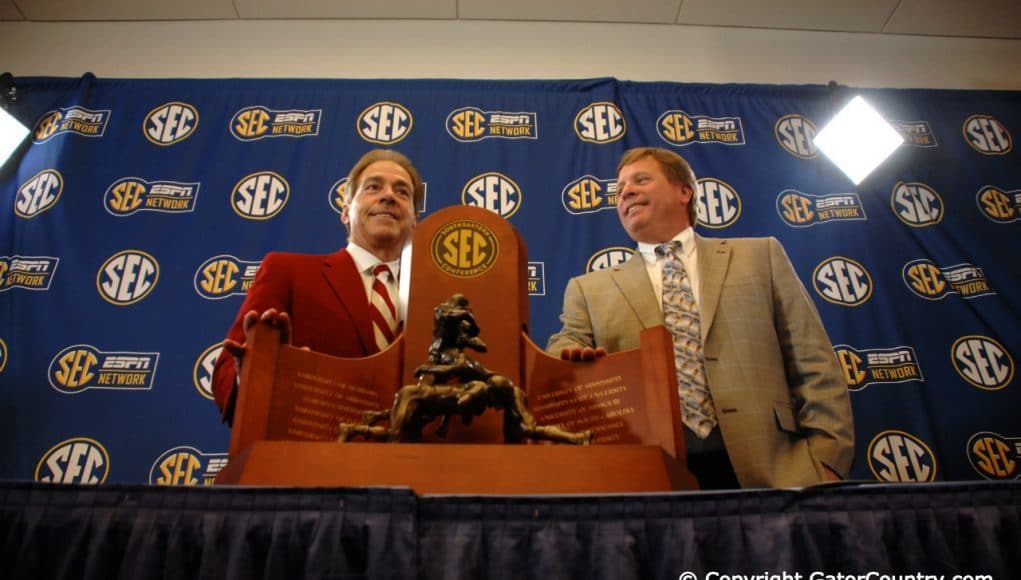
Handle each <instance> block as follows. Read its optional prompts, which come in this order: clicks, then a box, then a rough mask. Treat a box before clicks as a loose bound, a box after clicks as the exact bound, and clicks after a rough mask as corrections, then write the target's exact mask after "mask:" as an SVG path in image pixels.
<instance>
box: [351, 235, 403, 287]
mask: <svg viewBox="0 0 1021 580" xmlns="http://www.w3.org/2000/svg"><path fill="white" fill-rule="evenodd" d="M347 253H348V254H351V259H352V260H354V262H355V267H356V268H358V271H359V272H362V273H365V272H370V273H371V272H372V270H373V269H374V268H375V267H376V265H378V264H386V266H387V267H388V268H390V272H392V273H393V276H394V279H395V280H396V279H397V277H398V276H399V275H400V273H401V259H400V258H397V259H396V260H394V261H393V262H383V261H382V260H380V259H379V258H377V257H376V256H374V255H372V252H370V251H368V250H366V249H365V248H363V247H361V246H359V245H358V244H356V243H354V242H348V243H347Z"/></svg>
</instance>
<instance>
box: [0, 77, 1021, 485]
mask: <svg viewBox="0 0 1021 580" xmlns="http://www.w3.org/2000/svg"><path fill="white" fill-rule="evenodd" d="M16 82H17V85H18V97H19V98H18V100H17V102H16V103H15V104H14V105H13V108H12V110H13V111H14V112H15V113H16V114H17V115H19V116H20V117H21V118H22V119H23V120H25V121H26V122H27V123H28V124H31V125H33V128H34V134H33V137H32V140H31V143H30V144H29V145H28V146H27V147H26V148H25V149H23V150H22V152H21V155H20V157H18V158H17V159H16V160H15V161H13V162H11V163H8V164H7V166H6V167H5V168H3V170H2V172H0V192H2V203H0V402H2V406H0V408H2V411H0V413H2V414H0V435H2V437H0V449H2V451H0V477H3V478H13V479H36V480H39V481H56V482H88V483H103V482H149V483H153V484H158V485H167V484H170V485H195V484H204V483H208V482H209V481H210V480H211V479H212V477H213V476H214V475H215V473H216V471H217V470H218V469H219V468H220V467H221V466H222V464H223V463H224V461H225V458H226V449H227V442H228V438H229V431H228V429H227V428H226V427H225V426H223V425H221V424H220V422H219V419H218V414H217V412H216V409H215V406H214V404H213V403H212V401H211V393H210V391H209V371H210V369H211V363H212V360H213V358H214V357H215V355H216V353H217V349H218V346H219V341H220V340H221V339H222V338H223V336H224V334H225V333H226V330H227V328H228V326H229V324H230V323H231V321H232V320H233V318H234V316H235V314H236V312H237V310H238V307H239V306H240V304H241V301H242V299H243V294H244V292H245V290H246V289H247V287H248V284H250V283H251V280H252V278H253V276H254V272H255V269H256V268H257V267H258V264H259V262H260V260H261V259H262V256H263V255H264V254H265V253H266V252H267V251H270V250H288V251H297V252H316V253H327V252H331V251H334V250H335V249H337V248H338V247H340V246H342V245H343V244H344V243H345V242H344V238H345V232H344V228H343V226H342V225H341V224H340V221H339V211H340V209H339V204H338V202H337V198H338V191H339V189H340V188H341V187H343V186H344V182H343V178H344V177H345V175H346V172H347V171H348V169H349V168H350V167H351V165H352V164H353V163H354V161H355V160H357V159H358V157H359V156H361V155H362V154H363V153H364V152H365V151H367V150H368V149H370V148H373V147H393V148H396V149H398V150H400V151H402V152H403V153H405V154H407V155H408V156H409V157H411V159H412V160H414V162H415V163H416V165H417V166H418V167H419V169H420V170H421V172H422V174H423V177H424V179H425V181H426V183H427V198H426V208H425V213H426V214H428V213H429V212H432V211H434V210H436V209H438V208H442V207H445V206H449V205H452V204H460V203H467V204H473V205H481V206H483V207H486V208H488V209H490V210H492V211H494V212H497V213H499V214H501V215H503V216H505V217H506V218H507V219H509V220H510V221H511V222H512V223H513V224H514V225H515V226H516V227H517V228H518V230H520V231H521V233H522V234H523V236H524V238H525V241H526V243H527V245H528V249H529V282H530V285H531V286H530V294H531V295H532V298H531V325H532V326H531V328H532V332H531V334H532V336H533V338H534V339H535V340H536V342H538V343H539V344H544V343H545V340H546V338H547V337H548V336H549V335H550V334H551V333H552V332H554V331H555V330H557V329H558V328H559V322H558V320H557V317H558V315H559V312H560V302H561V297H562V292H563V288H564V286H565V285H566V283H567V280H568V278H569V277H571V276H574V275H577V274H579V273H582V272H584V271H586V270H587V269H592V268H600V267H605V266H607V265H609V264H612V263H616V262H618V261H620V260H624V259H626V258H627V256H628V255H629V254H630V252H631V251H632V249H633V247H634V245H633V243H632V242H631V241H630V240H629V239H628V238H627V236H626V235H625V234H624V232H623V230H622V228H621V227H620V224H619V222H618V219H617V216H616V212H615V204H616V193H615V190H614V181H615V168H616V162H617V160H618V158H619V157H620V154H621V153H622V152H623V151H624V150H625V149H627V148H630V147H634V146H639V145H656V146H662V147H669V148H672V149H674V150H675V151H677V152H679V153H680V154H682V155H683V156H685V157H686V158H688V159H689V160H690V161H691V162H692V164H693V166H694V168H695V170H696V172H697V174H698V176H699V185H700V187H699V189H700V191H699V198H700V201H701V204H702V205H701V208H700V210H699V222H700V227H699V229H700V231H701V233H702V234H703V235H707V236H726V237H733V236H764V235H771V236H776V237H777V238H779V239H780V241H781V242H783V244H784V246H785V247H786V249H787V251H788V253H789V255H790V257H791V260H792V261H793V263H794V265H795V268H796V269H797V271H798V273H799V275H800V276H801V279H802V281H803V282H804V284H805V286H806V288H807V289H808V292H809V294H810V295H811V297H812V298H813V300H814V301H815V304H816V306H817V308H818V309H819V311H820V313H821V315H822V318H823V321H824V322H825V324H826V328H827V329H828V331H829V333H830V337H831V339H832V341H833V343H834V345H835V351H836V356H838V358H839V360H840V361H841V364H842V366H843V368H844V369H845V374H846V379H847V382H848V388H849V389H850V390H851V402H852V405H853V407H854V413H855V425H856V429H857V438H858V441H857V454H856V459H855V464H854V468H853V472H852V476H853V477H856V478H862V479H879V480H886V481H932V480H951V479H979V478H988V479H1013V478H1017V477H1018V475H1019V472H1021V470H1019V467H1018V461H1019V460H1021V426H1019V422H1018V420H1017V416H1018V411H1019V409H1021V394H1019V389H1021V385H1019V384H1018V381H1017V380H1016V379H1015V371H1016V367H1017V357H1018V355H1019V353H1021V331H1019V328H1021V316H1019V307H1018V304H1019V303H1021V291H1019V288H1021V272H1019V269H1018V267H1017V257H1016V252H1017V248H1018V247H1019V244H1018V242H1019V241H1021V237H1019V235H1018V227H1019V224H1018V222H1019V220H1021V163H1019V157H1018V153H1017V151H1016V149H1015V147H1014V143H1013V139H1014V137H1015V136H1017V135H1018V134H1019V132H1021V93H1019V92H988V91H982V92H978V91H946V90H861V91H856V92H858V93H861V94H863V95H864V96H865V97H866V98H867V99H869V100H870V101H871V102H872V103H873V104H874V105H875V106H876V107H877V108H878V109H879V110H881V111H882V112H883V114H884V116H886V117H887V118H888V119H889V120H890V121H891V122H892V123H894V125H895V126H896V127H897V128H898V130H899V131H900V132H901V133H902V134H903V135H904V136H905V138H906V140H907V142H906V144H905V145H903V146H901V147H900V149H898V151H897V152H896V153H895V154H894V155H893V156H892V157H891V158H890V160H888V162H887V163H886V164H885V165H884V166H882V167H881V168H880V169H879V170H878V171H877V172H876V173H875V174H873V175H872V176H870V177H869V178H868V179H867V180H866V181H865V182H863V183H862V184H861V185H860V186H854V185H852V183H851V182H850V181H849V180H848V179H847V178H845V177H843V176H842V174H841V173H839V172H838V171H837V170H836V169H835V168H834V167H833V166H832V164H831V163H830V162H829V161H828V160H826V159H825V158H824V157H823V156H822V155H821V154H819V153H818V152H817V151H816V150H815V148H814V146H813V145H812V143H811V138H812V136H813V135H814V133H815V132H816V130H817V129H818V128H821V127H822V126H823V124H824V123H825V122H826V121H827V120H828V119H829V118H830V117H831V116H832V114H833V113H834V108H835V107H836V106H837V105H839V104H841V102H842V101H843V99H844V98H845V97H846V96H847V95H848V94H849V91H848V90H847V89H844V90H841V91H839V92H838V93H834V91H833V90H831V89H829V88H828V87H825V86H763V85H699V84H680V83H635V82H622V81H617V80H614V79H592V80H580V81H457V80H357V81H355V80H287V79H277V80H237V79H218V80H191V79H169V80H118V79H97V78H95V77H94V76H92V75H85V76H83V77H82V78H80V79H70V78H20V79H16ZM1012 264H1013V265H1012Z"/></svg>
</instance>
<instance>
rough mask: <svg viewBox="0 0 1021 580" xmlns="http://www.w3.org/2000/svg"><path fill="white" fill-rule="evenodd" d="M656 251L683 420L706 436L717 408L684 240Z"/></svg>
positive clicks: (699, 435) (700, 434)
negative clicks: (684, 256)
mask: <svg viewBox="0 0 1021 580" xmlns="http://www.w3.org/2000/svg"><path fill="white" fill-rule="evenodd" d="M656 253H657V254H659V255H660V256H662V257H663V319H664V321H665V322H666V327H667V330H669V331H670V334H671V335H672V336H673V338H674V365H675V367H676V369H677V390H678V393H679V394H680V399H681V420H682V421H683V422H684V424H685V425H686V426H687V427H688V428H689V429H691V430H692V431H693V432H694V433H695V435H697V436H698V438H699V439H705V438H706V437H708V436H709V432H710V431H712V430H713V427H715V426H716V409H715V406H714V405H713V398H712V395H710V394H709V388H708V387H707V381H706V376H705V357H704V356H703V354H702V337H701V335H700V334H699V332H700V330H699V322H698V307H697V305H696V304H695V295H694V293H692V291H691V282H690V280H689V279H688V272H687V270H685V269H684V262H682V261H681V242H678V241H674V242H667V243H665V244H660V245H659V246H656Z"/></svg>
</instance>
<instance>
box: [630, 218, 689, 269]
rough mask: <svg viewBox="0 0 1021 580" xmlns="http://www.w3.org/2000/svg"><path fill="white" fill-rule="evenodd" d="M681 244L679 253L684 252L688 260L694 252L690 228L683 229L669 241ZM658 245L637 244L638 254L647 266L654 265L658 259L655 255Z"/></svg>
mask: <svg viewBox="0 0 1021 580" xmlns="http://www.w3.org/2000/svg"><path fill="white" fill-rule="evenodd" d="M675 240H676V241H679V242H681V251H682V252H684V257H685V258H688V257H690V256H691V253H692V252H694V251H695V229H694V228H692V227H690V226H689V227H687V228H684V229H683V230H682V231H681V232H680V233H678V234H677V235H676V236H674V237H673V238H672V239H671V240H669V241H675ZM657 246H659V244H649V243H646V242H638V253H639V254H641V256H642V258H644V259H645V261H646V262H647V263H649V264H655V263H656V260H657V259H659V257H658V256H657V255H656V247H657Z"/></svg>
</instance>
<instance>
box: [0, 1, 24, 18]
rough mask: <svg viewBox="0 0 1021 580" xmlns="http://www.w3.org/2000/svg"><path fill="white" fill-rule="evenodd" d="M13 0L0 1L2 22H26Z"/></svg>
mask: <svg viewBox="0 0 1021 580" xmlns="http://www.w3.org/2000/svg"><path fill="white" fill-rule="evenodd" d="M24 19H25V17H24V16H22V15H21V12H19V11H18V7H17V6H15V5H14V1H13V0H0V20H24Z"/></svg>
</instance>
